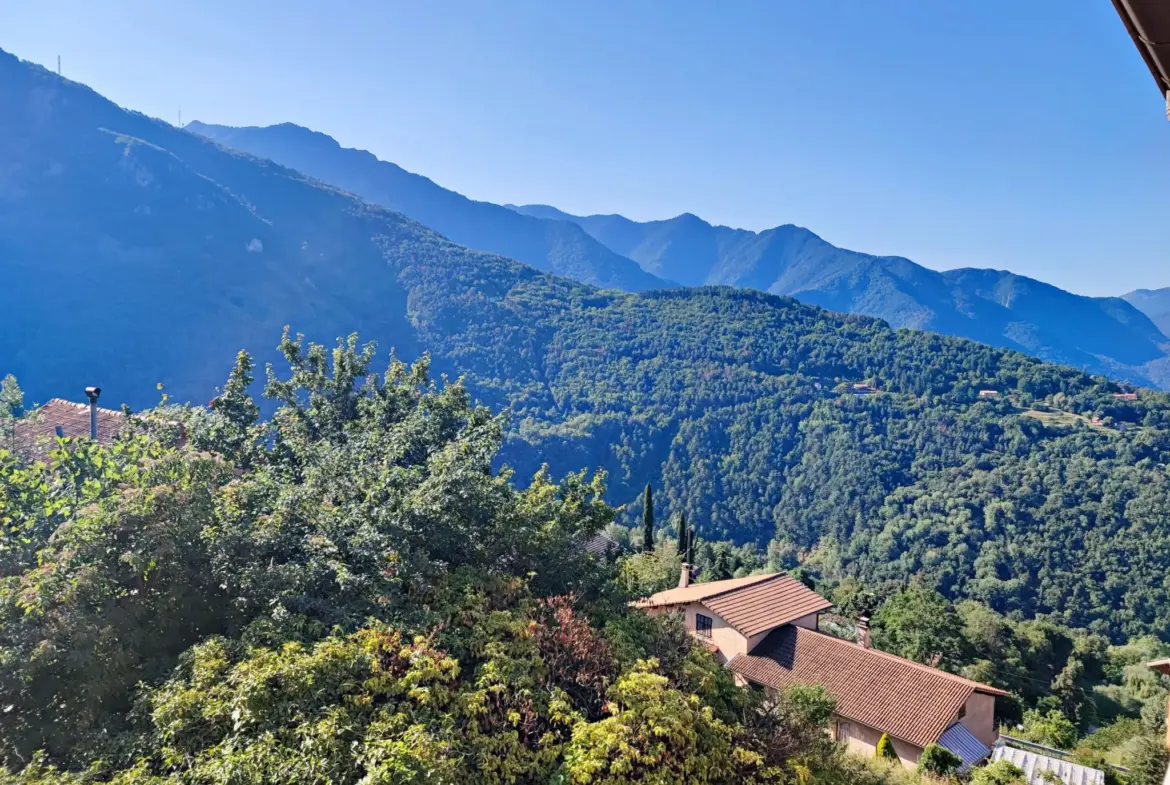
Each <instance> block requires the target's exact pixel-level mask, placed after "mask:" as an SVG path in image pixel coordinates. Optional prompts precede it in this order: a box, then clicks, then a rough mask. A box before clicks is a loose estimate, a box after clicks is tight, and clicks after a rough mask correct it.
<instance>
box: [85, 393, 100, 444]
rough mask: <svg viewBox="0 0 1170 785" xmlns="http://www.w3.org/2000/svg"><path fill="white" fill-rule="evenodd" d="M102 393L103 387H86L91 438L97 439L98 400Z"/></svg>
mask: <svg viewBox="0 0 1170 785" xmlns="http://www.w3.org/2000/svg"><path fill="white" fill-rule="evenodd" d="M101 394H102V388H101V387H86V388H85V397H86V398H89V438H91V439H93V440H94V441H95V442H96V441H97V402H98V397H99V396H100V395H101Z"/></svg>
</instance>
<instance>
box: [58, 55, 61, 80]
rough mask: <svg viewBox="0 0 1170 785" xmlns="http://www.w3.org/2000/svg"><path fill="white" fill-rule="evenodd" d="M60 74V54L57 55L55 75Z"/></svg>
mask: <svg viewBox="0 0 1170 785" xmlns="http://www.w3.org/2000/svg"><path fill="white" fill-rule="evenodd" d="M60 75H61V55H57V76H60Z"/></svg>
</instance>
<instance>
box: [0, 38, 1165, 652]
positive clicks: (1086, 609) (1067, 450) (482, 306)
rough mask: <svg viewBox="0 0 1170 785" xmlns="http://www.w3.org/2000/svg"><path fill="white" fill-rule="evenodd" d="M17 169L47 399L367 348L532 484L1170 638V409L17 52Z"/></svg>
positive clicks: (14, 341) (829, 567)
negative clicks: (627, 282)
mask: <svg viewBox="0 0 1170 785" xmlns="http://www.w3.org/2000/svg"><path fill="white" fill-rule="evenodd" d="M0 160H3V161H5V162H6V168H5V169H4V172H3V175H2V179H0V265H2V270H3V275H4V280H5V283H6V285H5V286H3V287H0V312H2V313H4V314H5V316H6V324H8V325H9V326H10V329H6V330H4V331H3V332H0V374H4V373H9V372H12V373H15V374H16V375H17V376H18V377H19V378H20V380H21V382H22V384H23V385H24V386H25V387H26V389H28V390H29V391H30V397H32V398H34V399H37V400H45V399H46V398H48V397H51V396H57V395H65V396H69V397H77V396H76V393H74V392H73V391H75V390H79V389H80V388H81V387H82V386H84V385H85V384H91V383H98V384H101V385H102V386H103V387H104V388H105V389H106V393H105V394H104V395H103V402H104V403H110V404H113V403H116V402H117V401H119V400H125V401H127V402H129V403H131V404H132V405H134V406H136V407H137V406H143V405H148V404H151V403H153V402H155V401H156V400H157V397H158V393H157V391H156V390H155V384H156V382H163V383H164V384H165V385H166V387H165V389H166V390H167V391H169V392H171V393H173V394H174V396H175V398H176V399H177V400H180V401H182V400H195V401H203V400H206V399H207V398H209V397H210V396H211V395H212V394H213V390H214V387H215V385H217V384H221V383H222V380H223V379H224V378H225V377H226V375H227V372H228V368H229V364H230V360H231V358H232V357H233V356H234V355H235V352H236V350H238V349H248V350H251V351H253V352H254V353H255V354H256V355H257V356H258V359H260V360H261V361H264V360H269V359H272V358H274V357H275V356H276V351H275V345H276V342H277V339H278V337H279V334H280V326H281V325H283V324H291V325H292V326H293V329H294V330H297V331H302V332H305V333H306V334H308V335H309V336H310V337H313V338H316V339H318V340H330V339H332V337H333V336H336V335H343V334H347V333H348V332H350V331H352V330H357V331H359V332H360V333H361V335H362V337H363V338H365V339H370V340H377V341H378V343H379V347H380V351H381V352H382V353H383V354H384V353H386V352H388V350H389V347H391V346H397V347H398V348H399V349H400V353H401V354H402V355H403V356H407V357H410V356H413V355H414V354H416V353H418V352H419V351H421V350H424V349H425V350H429V351H431V352H432V353H433V355H434V366H435V370H437V371H446V372H448V373H451V374H459V375H463V376H464V377H465V379H466V381H467V385H468V387H469V389H470V390H471V392H472V394H473V395H474V396H476V397H477V398H479V399H480V400H482V401H484V402H485V403H487V404H489V405H490V406H492V407H493V408H495V409H497V410H501V411H503V410H508V411H509V412H510V415H511V422H512V426H511V429H510V432H509V435H508V439H507V442H506V444H505V447H504V450H503V452H502V456H501V458H502V460H503V461H506V462H507V463H509V464H511V465H513V466H515V467H516V468H517V470H518V476H519V477H520V478H521V479H523V480H527V478H529V477H531V476H532V474H533V472H535V471H536V469H537V468H538V467H539V466H540V465H541V464H542V463H548V464H549V465H550V469H551V471H552V472H553V474H554V476H561V475H564V474H565V473H567V472H569V471H574V470H578V469H580V468H583V467H598V466H600V467H603V468H605V469H606V470H607V471H608V472H609V475H610V499H612V500H613V501H616V502H619V503H620V502H625V501H627V500H631V499H633V498H634V497H635V495H636V493H637V491H638V490H640V489H641V487H642V486H643V485H644V484H645V483H646V482H651V483H653V484H654V486H655V488H656V490H658V493H657V498H658V499H659V500H660V503H661V505H662V506H661V509H660V510H659V511H658V513H659V516H660V520H666V519H667V516H668V515H669V514H670V513H672V512H674V511H678V510H683V509H685V510H686V512H687V514H688V516H689V518H690V519H691V520H692V521H694V522H696V524H697V527H698V530H699V532H700V534H701V535H703V536H707V537H722V536H729V537H733V538H735V539H737V540H740V541H755V542H758V543H760V544H765V543H767V542H768V541H769V540H771V539H773V538H774V537H775V538H776V540H777V541H776V543H775V545H774V547H773V552H774V554H776V558H778V559H781V560H788V561H791V562H793V563H795V562H796V561H797V560H800V559H805V560H808V559H812V560H815V561H817V563H818V564H819V565H821V566H822V569H823V570H824V571H825V572H826V574H834V573H835V574H848V573H854V572H856V573H860V574H862V575H863V576H865V577H873V578H883V579H884V578H892V579H899V580H900V579H904V578H906V577H908V576H910V575H913V574H917V573H923V574H925V575H926V576H928V578H929V579H931V580H935V581H937V582H938V583H939V585H940V586H941V587H942V588H943V590H944V591H946V592H948V593H949V594H951V595H954V596H971V597H975V598H979V599H983V600H985V601H987V602H988V603H989V604H991V605H992V606H993V607H994V608H996V609H997V610H1001V611H1019V612H1021V613H1024V614H1035V613H1051V614H1054V615H1056V616H1058V617H1060V618H1062V619H1064V620H1065V621H1068V622H1070V623H1074V624H1077V625H1087V624H1090V623H1092V624H1093V625H1094V627H1095V628H1096V629H1099V630H1100V631H1102V632H1105V633H1108V634H1110V635H1122V634H1129V633H1132V632H1134V631H1138V630H1154V631H1157V632H1159V633H1161V634H1165V633H1167V631H1168V628H1170V587H1168V586H1167V584H1166V582H1165V575H1166V574H1167V570H1168V569H1170V547H1168V546H1170V531H1168V530H1167V511H1170V475H1168V473H1167V469H1166V466H1167V465H1168V464H1170V396H1167V395H1165V394H1161V393H1154V392H1150V391H1144V390H1143V391H1141V393H1140V394H1139V396H1138V398H1137V400H1132V401H1131V400H1120V399H1117V398H1115V397H1114V394H1115V393H1118V392H1119V388H1118V387H1117V386H1116V385H1115V384H1114V383H1111V382H1108V381H1106V380H1104V379H1101V378H1092V377H1089V376H1087V375H1085V374H1083V373H1081V372H1078V371H1076V370H1072V369H1069V368H1063V367H1059V366H1055V365H1050V364H1046V363H1043V362H1040V361H1037V360H1034V359H1031V358H1029V357H1026V356H1024V355H1023V354H1019V353H1015V352H1010V351H1004V350H1001V349H994V348H990V347H987V346H984V345H980V344H975V343H972V342H970V341H965V340H960V339H954V338H946V337H942V336H939V335H936V334H930V333H923V332H914V331H908V330H899V331H895V330H892V329H891V328H890V327H889V326H888V325H886V324H884V323H882V322H880V321H877V320H874V319H871V318H868V317H862V316H841V315H839V314H834V313H830V312H828V311H825V310H822V309H820V308H816V307H813V306H809V305H803V304H800V303H798V302H796V301H795V300H792V299H789V298H783V297H777V296H774V295H770V294H766V293H762V292H755V291H750V290H732V289H727V288H700V289H694V290H684V289H676V290H666V291H659V292H650V293H645V294H635V293H621V292H614V291H599V290H597V289H595V288H593V287H590V286H586V285H583V284H580V283H576V282H573V281H570V280H567V279H564V278H558V277H554V276H551V275H547V274H544V273H541V272H539V271H537V270H534V269H533V268H531V267H527V266H524V265H521V264H519V263H517V262H513V261H510V260H508V259H505V258H503V257H499V256H493V255H490V254H485V253H480V252H474V251H469V250H467V249H465V248H462V247H460V246H457V245H455V244H453V243H451V242H449V241H447V240H446V239H444V238H442V237H440V236H439V235H437V234H435V233H434V232H433V231H431V230H429V229H426V228H424V227H423V226H421V225H420V224H418V223H415V222H414V221H412V220H410V219H407V218H405V217H404V216H402V215H400V214H398V213H394V212H391V211H389V210H386V209H384V208H379V207H374V206H371V205H368V204H366V203H363V202H361V201H360V200H358V199H356V198H355V197H353V196H351V195H349V194H346V193H342V192H339V191H336V190H333V189H330V188H328V187H324V186H322V185H321V184H320V183H317V182H312V181H306V180H305V179H303V178H302V176H301V175H299V174H297V173H296V172H293V171H291V170H288V169H285V168H282V167H280V166H278V165H275V164H272V163H270V162H268V161H264V160H260V159H255V158H252V157H250V156H248V155H245V154H241V153H234V152H230V151H228V150H225V149H224V148H222V147H220V146H218V145H216V144H214V143H212V142H210V141H209V140H206V139H204V138H202V137H200V136H197V135H195V134H191V133H188V132H186V131H183V130H180V129H177V128H174V127H172V126H170V125H168V124H166V123H164V122H161V121H156V120H152V119H150V118H147V117H144V116H142V115H138V114H134V113H131V112H126V111H124V110H122V109H120V108H118V107H117V106H115V105H113V104H112V103H110V102H108V101H106V100H105V99H103V98H101V97H100V96H98V95H97V94H96V93H94V92H92V91H91V90H89V89H88V88H85V87H83V86H81V85H77V84H74V83H70V82H68V81H64V80H61V79H60V78H58V77H57V76H55V75H53V74H50V73H49V72H47V71H45V70H44V69H41V68H39V67H36V66H31V65H28V64H25V63H21V62H19V61H18V60H16V59H15V58H13V57H10V56H8V55H0ZM862 381H867V382H869V383H870V384H871V386H872V388H873V389H874V390H876V392H875V393H873V394H870V395H854V394H852V393H850V392H847V391H845V390H848V389H850V388H849V387H848V385H849V384H850V383H853V382H862ZM984 389H991V390H996V391H998V392H999V395H998V396H993V397H986V396H985V397H980V394H979V391H980V390H984ZM1095 417H1100V418H1101V420H1100V422H1097V423H1092V422H1091V420H1092V419H1093V418H1095ZM1123 425H1124V426H1125V430H1122V426H1123ZM636 513H637V510H636V509H631V510H629V511H627V515H634V514H636Z"/></svg>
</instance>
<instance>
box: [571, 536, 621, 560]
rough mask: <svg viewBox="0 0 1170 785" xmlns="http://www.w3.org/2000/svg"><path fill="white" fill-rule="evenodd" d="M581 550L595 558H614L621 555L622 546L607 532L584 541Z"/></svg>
mask: <svg viewBox="0 0 1170 785" xmlns="http://www.w3.org/2000/svg"><path fill="white" fill-rule="evenodd" d="M581 548H582V549H583V550H584V551H585V552H586V553H588V554H591V555H593V556H612V555H614V554H617V553H621V551H622V544H621V543H620V542H618V541H617V540H615V539H614V538H613V537H610V536H609V535H608V534H606V533H605V532H597V533H596V534H594V535H593V536H591V537H589V538H587V539H586V540H585V541H583V542H582V543H581Z"/></svg>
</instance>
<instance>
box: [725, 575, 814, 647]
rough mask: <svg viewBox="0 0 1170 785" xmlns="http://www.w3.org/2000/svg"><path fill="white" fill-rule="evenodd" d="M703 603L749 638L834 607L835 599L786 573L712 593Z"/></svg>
mask: <svg viewBox="0 0 1170 785" xmlns="http://www.w3.org/2000/svg"><path fill="white" fill-rule="evenodd" d="M703 604H704V605H706V606H707V607H708V608H710V609H711V610H713V611H715V612H716V613H718V614H719V616H720V618H722V619H723V620H724V621H725V622H727V623H728V624H730V625H731V626H732V627H734V628H735V629H737V630H739V632H741V633H743V634H744V635H746V636H747V637H749V638H750V637H751V636H753V635H759V634H760V633H761V632H767V631H768V630H770V629H773V628H775V627H779V626H780V625H782V624H788V623H789V622H793V621H796V620H797V619H799V618H801V617H803V616H808V615H809V614H810V613H819V612H821V611H824V610H828V609H829V608H831V607H833V603H831V602H829V601H828V600H826V599H825V598H824V597H822V596H821V595H819V594H817V593H816V592H815V591H813V590H812V589H810V588H808V587H807V586H805V585H804V584H803V583H801V582H800V581H798V580H796V579H794V578H792V577H791V576H789V575H785V574H783V573H780V574H779V575H775V576H773V577H772V578H771V579H769V580H766V581H760V582H759V583H753V584H751V585H750V586H744V587H741V588H738V589H734V590H732V591H728V592H723V593H722V594H717V595H715V596H713V597H708V598H706V599H704V600H703Z"/></svg>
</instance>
